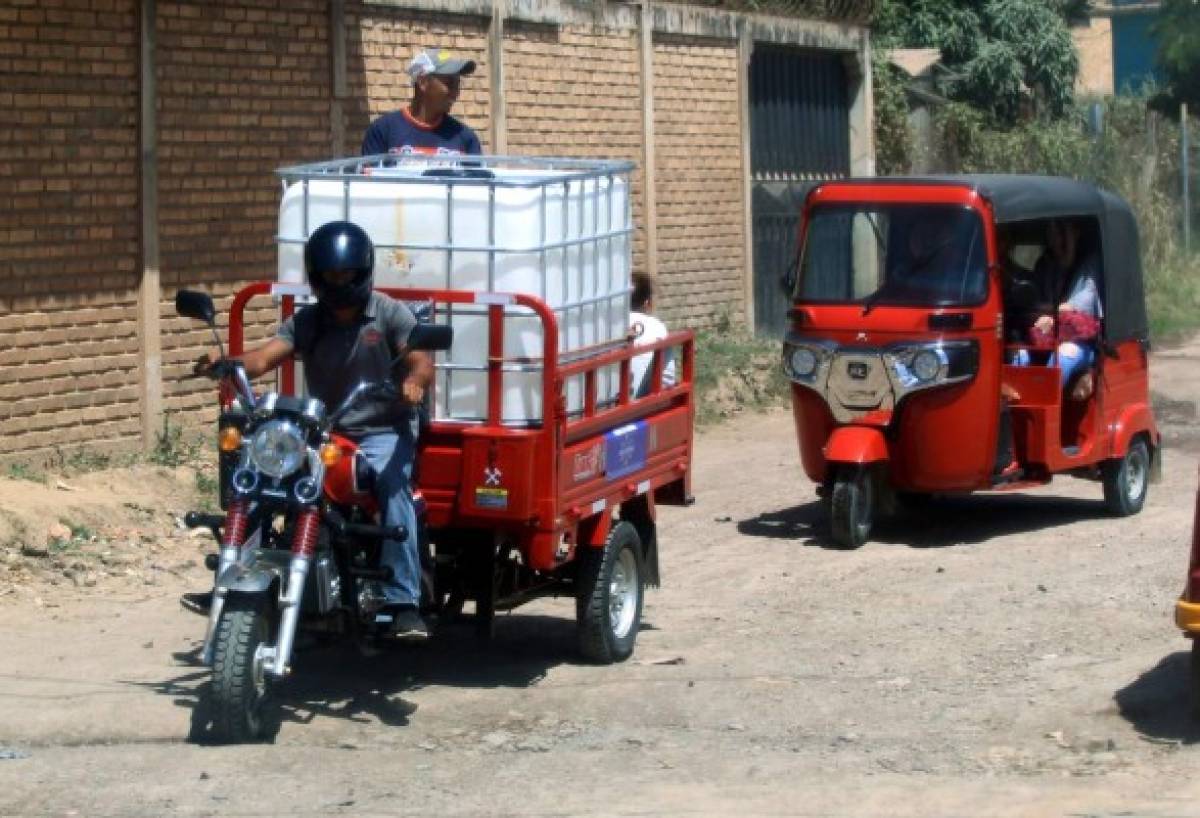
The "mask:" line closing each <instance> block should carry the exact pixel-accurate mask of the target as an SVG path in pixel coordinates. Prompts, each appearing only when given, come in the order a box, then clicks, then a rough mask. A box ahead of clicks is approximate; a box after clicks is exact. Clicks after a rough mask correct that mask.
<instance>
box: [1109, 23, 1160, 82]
mask: <svg viewBox="0 0 1200 818" xmlns="http://www.w3.org/2000/svg"><path fill="white" fill-rule="evenodd" d="M1157 19H1158V11H1157V10H1146V11H1138V12H1129V13H1124V14H1114V15H1113V18H1112V32H1113V85H1114V86H1115V88H1116V92H1117V93H1118V94H1128V93H1138V92H1140V91H1141V90H1142V88H1144V87H1145V86H1146V84H1147V83H1157V84H1159V85H1161V84H1162V82H1163V77H1162V72H1161V71H1160V70H1159V68H1158V66H1157V63H1156V62H1155V54H1156V52H1157V50H1158V42H1157V40H1156V38H1155V36H1154V30H1153V26H1154V23H1155V21H1156V20H1157Z"/></svg>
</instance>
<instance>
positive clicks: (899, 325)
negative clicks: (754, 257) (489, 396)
mask: <svg viewBox="0 0 1200 818" xmlns="http://www.w3.org/2000/svg"><path fill="white" fill-rule="evenodd" d="M1053 220H1058V221H1059V222H1062V220H1070V223H1071V224H1072V225H1073V226H1074V229H1075V230H1076V232H1077V234H1078V235H1079V236H1080V239H1079V242H1080V247H1079V252H1080V254H1082V253H1083V252H1084V251H1085V250H1086V252H1087V253H1089V254H1090V255H1089V260H1090V261H1091V262H1092V263H1093V264H1095V265H1096V267H1097V268H1098V271H1099V275H1098V279H1099V280H1098V281H1097V282H1096V289H1097V291H1098V294H1099V298H1100V303H1101V305H1102V308H1103V320H1102V322H1101V323H1100V327H1099V334H1098V335H1097V336H1096V337H1095V338H1094V339H1091V340H1090V341H1089V342H1088V343H1089V344H1091V345H1092V346H1091V351H1092V353H1093V362H1092V363H1091V365H1090V367H1089V368H1087V370H1086V374H1087V375H1088V377H1089V380H1088V382H1087V385H1088V386H1089V387H1090V388H1089V389H1087V390H1079V389H1077V388H1074V387H1075V386H1076V384H1075V383H1068V384H1065V385H1064V384H1063V383H1062V379H1063V377H1062V372H1061V370H1060V368H1059V367H1058V366H1056V365H1055V358H1054V357H1052V355H1053V350H1052V349H1051V350H1046V349H1042V348H1041V347H1040V345H1039V344H1035V343H1033V341H1032V339H1031V334H1032V333H1031V328H1030V327H1028V326H1027V321H1028V318H1029V317H1030V316H1031V315H1037V314H1038V313H1043V312H1049V313H1050V314H1053V311H1054V309H1055V304H1056V301H1057V299H1054V300H1053V301H1049V303H1039V294H1040V293H1044V292H1046V291H1048V290H1052V289H1053V288H1052V287H1051V286H1050V285H1049V284H1047V282H1046V281H1039V280H1038V271H1039V270H1044V269H1046V268H1044V267H1043V266H1042V265H1041V263H1040V261H1039V257H1040V256H1041V255H1043V254H1045V253H1046V252H1047V247H1046V243H1047V240H1046V234H1047V228H1048V226H1049V225H1050V224H1051V222H1052V221H1053ZM783 283H784V286H785V287H786V288H787V289H788V291H789V292H790V293H791V296H792V299H793V306H792V308H791V310H790V311H789V314H788V315H789V322H790V327H789V331H788V332H787V335H786V337H785V339H784V342H783V367H784V370H785V372H786V373H787V375H788V377H789V379H790V380H791V382H792V406H793V413H794V416H795V424H796V432H797V435H798V438H799V444H800V456H801V459H802V461H803V465H804V470H805V473H806V474H807V475H808V476H809V478H810V479H812V480H813V481H815V482H816V483H818V484H820V486H821V488H820V493H821V494H822V496H824V497H825V498H826V500H827V501H828V503H829V511H830V520H831V528H832V538H833V540H834V542H835V543H837V544H839V545H841V546H843V547H851V548H853V547H857V546H860V545H862V544H863V543H864V542H865V541H866V540H867V539H868V537H869V535H870V531H871V526H872V522H873V520H874V519H875V517H876V515H877V513H878V512H879V511H880V510H886V509H890V508H893V507H894V506H895V505H896V503H897V502H898V501H899V502H904V501H906V500H920V499H921V498H923V497H928V496H930V495H933V494H940V493H958V492H970V491H978V490H1015V489H1021V488H1025V487H1029V486H1038V485H1043V484H1046V483H1048V482H1050V480H1051V478H1052V477H1053V476H1054V475H1056V474H1064V473H1068V474H1071V475H1074V476H1077V477H1084V478H1089V479H1094V480H1097V481H1100V482H1102V483H1103V487H1104V499H1105V503H1106V505H1107V507H1108V508H1109V509H1110V511H1112V512H1113V513H1115V514H1117V515H1129V514H1135V513H1137V512H1138V511H1139V510H1140V509H1141V507H1142V504H1143V502H1144V501H1145V497H1146V491H1147V485H1148V483H1149V482H1150V479H1151V477H1152V476H1157V473H1158V467H1159V452H1160V437H1159V432H1158V428H1157V426H1156V424H1155V421H1154V416H1153V413H1152V411H1151V406H1150V397H1149V379H1148V369H1147V360H1148V350H1149V332H1148V325H1147V320H1146V308H1145V299H1144V296H1143V289H1142V269H1141V261H1140V256H1139V252H1138V234H1137V225H1136V221H1135V219H1134V216H1133V213H1132V211H1131V210H1130V208H1129V205H1128V204H1127V203H1126V202H1125V201H1124V200H1123V199H1121V198H1120V197H1119V196H1117V195H1115V194H1113V193H1111V192H1109V191H1106V190H1102V189H1100V188H1097V187H1095V186H1093V185H1090V184H1087V183H1084V182H1078V181H1073V180H1068V179H1061V178H1051V177H1041V176H1016V175H987V176H983V175H980V176H951V177H930V178H873V179H851V180H844V181H836V182H829V183H824V184H821V185H819V186H817V187H816V188H814V189H813V190H812V191H811V192H810V193H809V195H808V197H807V200H806V202H805V207H804V213H803V218H802V220H801V226H800V241H799V245H798V250H797V255H796V258H795V261H794V264H793V266H792V268H791V270H790V271H789V273H788V274H787V275H786V276H785V277H784V282H783ZM1041 297H1042V298H1043V300H1047V299H1045V297H1044V296H1041ZM1081 391H1082V394H1080V393H1081ZM1073 393H1074V394H1073Z"/></svg>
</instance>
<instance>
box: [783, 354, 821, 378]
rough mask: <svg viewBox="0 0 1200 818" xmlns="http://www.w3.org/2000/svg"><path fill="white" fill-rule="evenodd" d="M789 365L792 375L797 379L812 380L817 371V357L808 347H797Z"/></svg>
mask: <svg viewBox="0 0 1200 818" xmlns="http://www.w3.org/2000/svg"><path fill="white" fill-rule="evenodd" d="M789 363H790V364H791V367H792V374H793V375H794V376H796V377H797V378H810V377H812V374H813V373H814V372H816V371H817V355H816V353H814V352H813V351H812V350H811V349H809V348H808V347H796V348H795V349H794V350H792V355H791V358H790V359H789Z"/></svg>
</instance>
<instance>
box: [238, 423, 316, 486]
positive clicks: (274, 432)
mask: <svg viewBox="0 0 1200 818" xmlns="http://www.w3.org/2000/svg"><path fill="white" fill-rule="evenodd" d="M250 457H251V459H253V461H254V465H255V466H257V467H258V469H259V471H261V472H262V473H263V474H267V475H270V476H271V477H275V478H280V477H287V476H288V475H289V474H291V473H292V472H294V471H296V470H297V469H298V468H300V466H301V464H303V463H304V461H305V460H306V459H307V457H308V447H307V446H306V445H305V443H304V435H303V434H301V432H300V430H299V429H298V428H296V427H295V426H294V425H293V424H291V423H288V422H286V421H282V420H273V421H271V422H270V423H267V424H265V425H264V426H263V427H262V428H261V429H259V430H258V431H257V432H255V433H254V439H253V441H252V442H251V443H250Z"/></svg>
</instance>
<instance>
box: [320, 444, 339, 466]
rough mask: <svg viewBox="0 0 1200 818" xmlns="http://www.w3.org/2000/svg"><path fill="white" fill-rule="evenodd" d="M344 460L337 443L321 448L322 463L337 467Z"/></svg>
mask: <svg viewBox="0 0 1200 818" xmlns="http://www.w3.org/2000/svg"><path fill="white" fill-rule="evenodd" d="M341 459H342V450H341V449H340V448H338V445H337V444H336V443H326V444H325V445H324V446H322V447H321V462H322V463H324V464H325V465H326V466H327V467H328V466H335V465H337V462H338V461H339V460H341Z"/></svg>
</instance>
